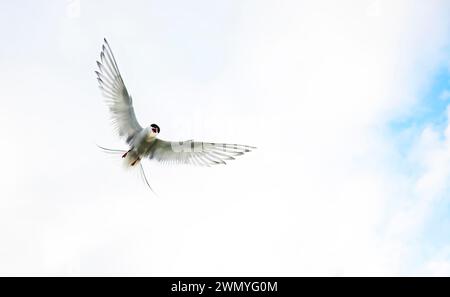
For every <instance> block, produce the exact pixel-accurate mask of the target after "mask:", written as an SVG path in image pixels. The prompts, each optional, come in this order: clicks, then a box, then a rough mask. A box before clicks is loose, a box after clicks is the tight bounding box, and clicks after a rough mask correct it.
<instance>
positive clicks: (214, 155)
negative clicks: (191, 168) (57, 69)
mask: <svg viewBox="0 0 450 297" xmlns="http://www.w3.org/2000/svg"><path fill="white" fill-rule="evenodd" d="M97 66H98V69H99V71H96V72H95V73H96V74H97V80H98V82H99V87H100V89H101V90H102V92H103V95H104V96H105V97H106V98H107V100H106V101H107V104H108V107H109V110H110V113H111V118H112V122H113V125H114V127H115V128H116V129H117V132H118V134H119V136H121V137H123V138H124V139H125V140H126V143H127V144H128V145H129V149H128V150H127V151H125V150H124V151H121V150H108V149H105V150H107V151H109V152H116V153H123V154H122V158H123V159H124V160H125V164H126V166H127V167H137V166H139V167H140V169H141V172H142V174H143V175H144V177H145V174H144V171H143V167H142V165H141V163H140V162H141V161H142V160H143V159H150V160H154V161H158V162H162V163H176V164H191V165H198V166H210V165H215V164H226V163H225V160H234V157H236V156H239V155H242V154H244V153H245V152H249V151H251V150H252V149H254V147H251V146H247V145H238V144H225V143H212V142H196V141H193V140H188V141H175V142H173V141H165V140H162V139H159V138H158V134H159V133H160V128H159V126H158V125H156V124H151V125H149V126H148V127H145V128H143V127H142V126H141V125H140V124H139V123H138V121H137V119H136V115H135V113H134V108H133V102H132V98H131V96H130V95H129V94H128V91H127V89H126V87H125V84H124V82H123V79H122V76H121V74H120V72H119V67H118V66H117V62H116V60H115V58H114V55H113V53H112V51H111V48H110V46H109V44H108V42H107V41H106V39H105V40H104V45H103V47H102V51H101V53H100V61H97ZM145 180H146V181H147V179H146V178H145ZM147 184H148V186H150V185H149V183H148V181H147Z"/></svg>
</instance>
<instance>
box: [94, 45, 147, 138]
mask: <svg viewBox="0 0 450 297" xmlns="http://www.w3.org/2000/svg"><path fill="white" fill-rule="evenodd" d="M97 66H98V69H99V71H95V73H96V74H97V80H98V82H99V86H100V89H101V90H102V93H103V96H105V97H106V98H107V100H106V103H107V104H108V107H109V110H110V112H111V118H112V122H113V125H114V128H116V129H117V131H118V133H119V136H121V137H125V138H126V140H127V142H128V143H130V142H131V140H132V139H133V137H134V136H135V135H136V134H137V133H139V131H141V130H142V127H141V125H139V123H138V121H137V119H136V115H135V114H134V108H133V102H132V99H131V96H130V95H129V94H128V91H127V88H126V87H125V84H124V82H123V80H122V76H121V75H120V72H119V67H118V66H117V63H116V60H115V59H114V55H113V53H112V51H111V47H110V46H109V44H108V42H107V41H106V39H104V44H103V46H102V52H101V53H100V62H99V61H97Z"/></svg>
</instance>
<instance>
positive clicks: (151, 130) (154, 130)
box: [148, 124, 160, 138]
mask: <svg viewBox="0 0 450 297" xmlns="http://www.w3.org/2000/svg"><path fill="white" fill-rule="evenodd" d="M148 131H149V132H148V136H149V137H152V138H153V137H156V136H157V135H158V134H159V131H160V129H159V126H158V125H156V124H151V125H150V127H149V129H148Z"/></svg>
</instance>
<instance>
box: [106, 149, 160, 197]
mask: <svg viewBox="0 0 450 297" xmlns="http://www.w3.org/2000/svg"><path fill="white" fill-rule="evenodd" d="M97 146H98V148H99V149H101V150H102V151H103V152H105V153H107V154H113V155H121V156H124V155H125V154H126V153H128V151H126V150H118V149H109V148H106V147H102V146H99V145H97ZM133 157H134V156H133V154H130V153H128V154H127V155H126V156H125V158H124V159H125V167H127V168H131V167H139V173H140V176H141V178H142V180H143V181H144V182H145V184H146V185H147V186H148V188H149V189H150V190H151V191H152V192H153V194H155V195H156V193H155V191H154V190H153V189H152V187H151V186H150V183H149V181H148V179H147V176H146V174H145V170H144V167H143V166H142V164H141V162H140V161H141V160H140V159H138V158H133Z"/></svg>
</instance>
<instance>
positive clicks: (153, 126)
mask: <svg viewBox="0 0 450 297" xmlns="http://www.w3.org/2000/svg"><path fill="white" fill-rule="evenodd" d="M150 127H152V128H156V133H159V131H160V129H159V126H158V125H156V124H151V125H150Z"/></svg>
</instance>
